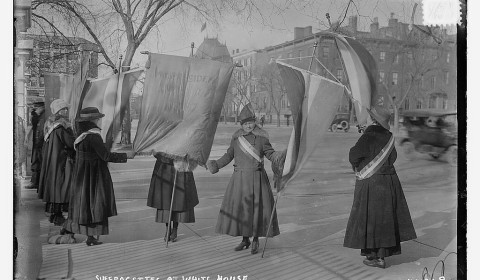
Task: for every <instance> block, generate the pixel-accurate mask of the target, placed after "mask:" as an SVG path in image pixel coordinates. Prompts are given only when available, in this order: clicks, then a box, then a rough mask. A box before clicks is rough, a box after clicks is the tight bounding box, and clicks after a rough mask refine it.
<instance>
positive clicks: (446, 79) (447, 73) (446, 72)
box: [445, 71, 450, 85]
mask: <svg viewBox="0 0 480 280" xmlns="http://www.w3.org/2000/svg"><path fill="white" fill-rule="evenodd" d="M449 79H450V72H448V71H445V84H446V85H448V80H449Z"/></svg>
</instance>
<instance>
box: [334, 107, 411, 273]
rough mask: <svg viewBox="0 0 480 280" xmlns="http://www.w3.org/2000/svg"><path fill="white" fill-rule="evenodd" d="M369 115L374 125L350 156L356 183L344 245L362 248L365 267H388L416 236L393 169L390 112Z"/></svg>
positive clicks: (395, 154)
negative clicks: (405, 245) (391, 258)
mask: <svg viewBox="0 0 480 280" xmlns="http://www.w3.org/2000/svg"><path fill="white" fill-rule="evenodd" d="M369 113H370V116H371V117H372V119H373V124H372V125H370V126H369V127H368V128H367V129H366V130H365V132H364V134H363V135H362V136H361V137H360V139H359V140H358V142H357V143H356V144H355V146H354V147H353V148H351V149H350V154H349V159H350V163H351V164H352V167H353V169H354V171H355V172H356V176H357V180H356V182H355V192H354V197H353V206H352V210H351V212H350V218H349V220H348V224H347V230H346V232H345V239H344V243H343V246H345V247H349V248H353V249H360V250H361V255H362V256H365V257H366V258H365V259H364V260H363V263H364V264H365V265H368V266H373V267H380V268H385V266H386V264H385V258H386V257H389V256H392V255H398V254H400V253H401V246H400V242H403V241H407V240H411V239H415V238H417V236H416V234H415V229H414V228H413V223H412V218H411V217H410V211H409V210H408V205H407V201H406V200H405V195H404V194H403V190H402V185H401V184H400V181H399V179H398V176H397V173H396V171H395V168H394V166H393V163H394V162H395V160H396V159H397V151H396V150H395V145H394V138H393V135H392V133H390V131H389V129H390V126H389V124H388V122H389V119H390V112H389V111H388V110H386V109H384V108H381V107H378V108H373V109H372V110H369Z"/></svg>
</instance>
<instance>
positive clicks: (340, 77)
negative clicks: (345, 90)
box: [337, 69, 343, 82]
mask: <svg viewBox="0 0 480 280" xmlns="http://www.w3.org/2000/svg"><path fill="white" fill-rule="evenodd" d="M337 79H338V80H339V81H340V82H343V69H338V70H337Z"/></svg>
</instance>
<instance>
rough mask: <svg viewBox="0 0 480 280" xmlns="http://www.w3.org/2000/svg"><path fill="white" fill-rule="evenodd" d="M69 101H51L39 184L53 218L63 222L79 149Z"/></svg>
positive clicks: (46, 210) (61, 223) (42, 196)
mask: <svg viewBox="0 0 480 280" xmlns="http://www.w3.org/2000/svg"><path fill="white" fill-rule="evenodd" d="M68 107H69V105H68V104H67V103H66V102H65V101H64V100H62V99H56V100H54V101H53V102H52V103H51V104H50V109H51V111H52V115H51V116H50V117H49V118H48V120H47V121H46V123H45V128H44V139H45V144H44V146H43V147H44V149H43V151H44V153H43V162H42V170H41V172H40V180H39V185H38V197H39V198H40V199H42V200H43V201H44V202H45V203H46V204H45V212H46V213H50V219H49V221H50V222H51V223H53V224H55V225H63V223H64V222H65V218H64V216H63V214H62V212H68V202H69V199H70V189H71V179H72V173H73V163H74V159H75V150H74V149H73V142H74V141H75V137H74V136H73V130H72V125H71V124H70V121H69V120H68Z"/></svg>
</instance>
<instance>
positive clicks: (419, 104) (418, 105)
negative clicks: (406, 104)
mask: <svg viewBox="0 0 480 280" xmlns="http://www.w3.org/2000/svg"><path fill="white" fill-rule="evenodd" d="M417 109H422V101H420V100H417Z"/></svg>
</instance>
